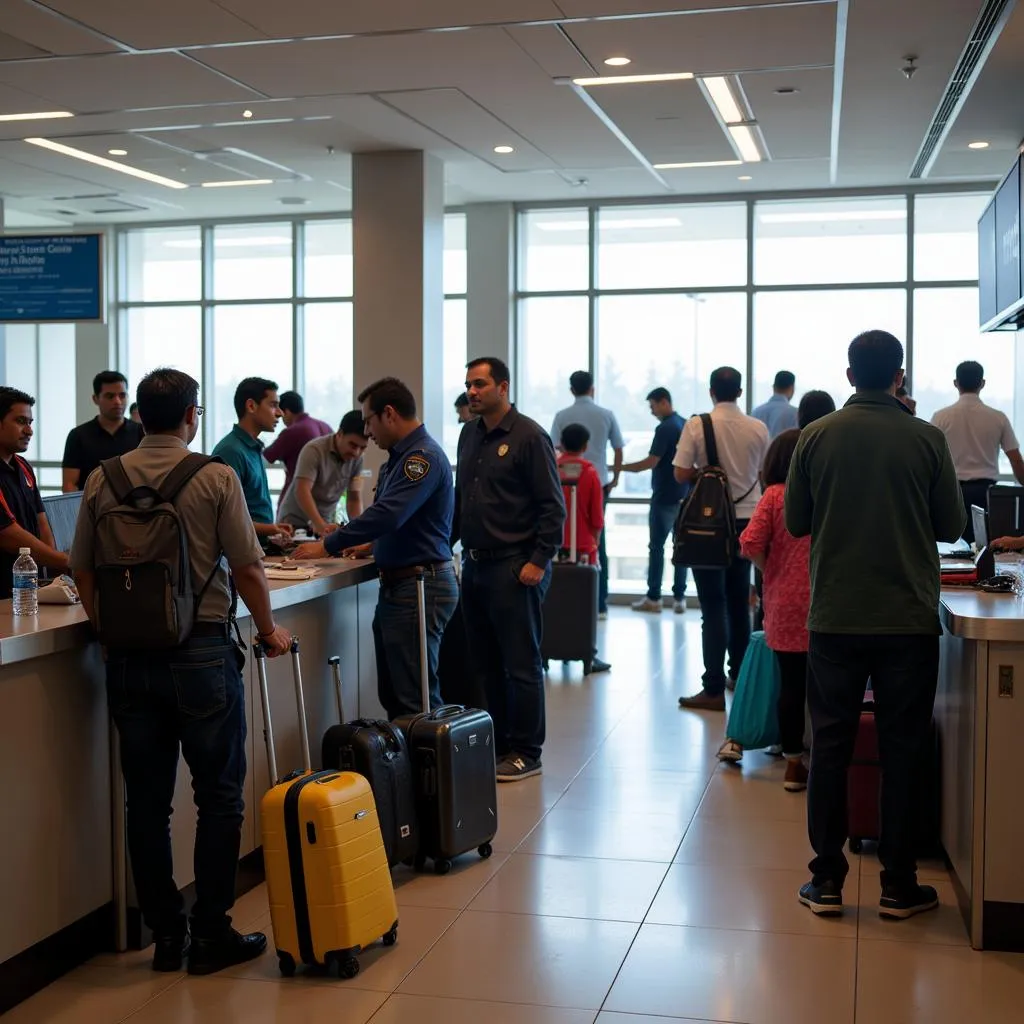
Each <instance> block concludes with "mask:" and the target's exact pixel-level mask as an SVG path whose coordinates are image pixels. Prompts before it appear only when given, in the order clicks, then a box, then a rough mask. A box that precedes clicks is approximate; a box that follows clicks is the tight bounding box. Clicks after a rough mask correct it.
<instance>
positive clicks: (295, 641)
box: [254, 636, 313, 786]
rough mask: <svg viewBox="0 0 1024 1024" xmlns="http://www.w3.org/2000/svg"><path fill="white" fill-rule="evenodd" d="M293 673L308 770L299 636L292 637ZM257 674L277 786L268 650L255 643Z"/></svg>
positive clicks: (273, 783)
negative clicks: (268, 678) (268, 683)
mask: <svg viewBox="0 0 1024 1024" xmlns="http://www.w3.org/2000/svg"><path fill="white" fill-rule="evenodd" d="M291 650H292V673H293V675H294V678H295V705H296V708H297V710H298V714H299V741H300V743H301V744H302V767H303V770H304V771H306V772H310V771H312V770H313V764H312V761H311V759H310V754H309V730H308V728H307V726H306V699H305V696H304V694H303V692H302V665H301V663H300V661H299V638H298V637H297V636H293V637H292V648H291ZM254 651H255V654H256V674H257V675H258V676H259V680H260V703H261V704H262V705H263V738H264V740H265V741H266V744H267V767H268V768H269V769H270V784H271V786H276V785H277V783H278V781H279V779H280V776H279V775H278V774H277V753H276V749H275V746H274V724H273V719H272V717H271V714H270V688H269V686H268V685H267V651H266V648H265V647H264V646H263V644H261V643H259V642H258V641H257V643H256V644H255V647H254Z"/></svg>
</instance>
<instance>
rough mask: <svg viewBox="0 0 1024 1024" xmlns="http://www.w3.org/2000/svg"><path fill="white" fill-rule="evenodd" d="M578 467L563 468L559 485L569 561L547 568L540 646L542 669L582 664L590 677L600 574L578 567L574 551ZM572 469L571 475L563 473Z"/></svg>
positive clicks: (584, 672)
mask: <svg viewBox="0 0 1024 1024" xmlns="http://www.w3.org/2000/svg"><path fill="white" fill-rule="evenodd" d="M578 468H579V467H578V466H574V465H573V464H572V463H569V464H568V465H567V466H563V467H562V470H563V473H565V475H563V476H562V484H563V485H564V486H567V487H568V488H569V494H570V501H569V506H570V511H569V517H570V518H569V558H568V561H563V560H557V561H555V563H554V564H553V565H552V566H551V585H550V587H549V588H548V593H547V596H546V597H545V598H544V633H543V635H542V639H541V644H540V653H541V657H542V658H543V659H544V667H545V668H547V667H548V664H549V663H550V662H552V661H582V662H583V674H584V675H590V672H591V669H592V668H593V663H594V654H595V652H596V651H597V598H598V581H599V579H600V570H599V569H598V567H597V566H596V565H580V564H579V562H578V561H577V557H576V556H577V551H576V508H577V500H578V499H577V493H576V488H577V485H578V484H579V476H578ZM573 469H575V470H576V471H577V472H576V474H575V475H573V474H571V473H566V472H565V471H566V470H573Z"/></svg>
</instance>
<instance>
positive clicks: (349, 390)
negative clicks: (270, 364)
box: [278, 302, 355, 425]
mask: <svg viewBox="0 0 1024 1024" xmlns="http://www.w3.org/2000/svg"><path fill="white" fill-rule="evenodd" d="M304 316H305V321H306V322H305V344H304V346H303V359H304V361H305V375H304V376H305V381H306V383H305V384H304V385H303V392H302V394H303V398H304V399H305V400H306V406H307V407H308V408H309V409H315V410H316V416H317V418H318V419H323V420H327V422H328V423H330V424H332V425H334V424H337V423H340V422H341V418H342V416H344V415H345V413H347V412H348V411H349V410H351V409H352V408H353V406H354V403H355V396H354V394H353V392H354V390H355V389H354V388H353V382H352V303H351V302H317V303H312V304H310V305H308V306H306V307H305V311H304ZM278 383H280V382H278Z"/></svg>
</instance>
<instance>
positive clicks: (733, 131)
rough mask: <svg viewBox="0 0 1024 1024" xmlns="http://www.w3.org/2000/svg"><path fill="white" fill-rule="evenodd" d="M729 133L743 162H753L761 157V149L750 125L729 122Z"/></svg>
mask: <svg viewBox="0 0 1024 1024" xmlns="http://www.w3.org/2000/svg"><path fill="white" fill-rule="evenodd" d="M729 134H730V135H731V136H732V141H733V142H734V143H735V145H736V149H737V150H739V154H740V156H741V157H743V160H744V162H745V163H748V164H755V163H757V162H758V161H759V160H760V159H761V150H760V148H759V147H758V145H757V138H756V137H755V136H754V133H753V131H752V130H751V128H750V125H746V124H731V125H729Z"/></svg>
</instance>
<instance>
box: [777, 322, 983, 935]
mask: <svg viewBox="0 0 1024 1024" xmlns="http://www.w3.org/2000/svg"><path fill="white" fill-rule="evenodd" d="M849 362H850V369H849V370H848V371H847V376H848V377H849V380H850V383H851V384H852V385H854V387H855V388H856V389H857V393H856V394H855V395H854V396H853V397H852V398H851V399H850V400H849V401H848V402H847V403H846V406H845V407H844V408H843V409H841V410H840V411H839V412H836V413H832V414H831V415H829V416H826V417H824V418H823V419H820V420H818V421H817V422H816V423H813V424H811V425H810V426H809V427H807V428H806V429H805V430H804V431H803V433H802V434H801V437H800V442H799V444H798V445H797V449H796V452H795V454H794V456H793V461H792V463H791V465H790V470H789V479H788V481H787V483H786V527H787V529H788V530H789V532H790V533H791V534H793V535H794V536H795V537H806V536H808V535H809V536H810V538H811V610H810V615H809V617H808V621H807V627H808V629H809V631H810V645H809V651H808V677H807V701H808V705H809V707H810V712H811V722H812V725H813V729H814V741H813V744H812V747H811V775H810V781H809V786H808V791H807V819H808V831H809V833H810V840H811V846H812V847H813V848H814V852H815V854H816V856H815V858H814V859H813V860H812V861H811V864H810V869H811V872H812V875H813V877H812V879H811V881H810V882H808V883H807V884H806V885H804V886H803V888H802V889H801V890H800V902H801V903H803V904H804V905H805V906H808V907H810V909H811V910H813V911H814V912H815V913H816V914H839V913H842V910H843V882H844V881H845V879H846V874H847V871H848V870H849V865H848V863H847V861H846V857H845V856H844V855H843V844H844V843H845V842H846V839H847V837H848V832H847V807H846V774H847V769H848V768H849V765H850V762H851V760H852V759H853V746H854V741H855V739H856V736H857V729H858V726H859V723H860V714H861V704H862V702H863V700H864V692H865V689H866V686H867V683H868V680H869V679H870V680H871V685H872V691H873V696H874V701H875V720H876V724H877V728H878V744H879V755H880V758H881V762H882V776H883V784H882V801H881V815H882V820H881V842H880V845H879V848H878V855H879V859H880V860H881V862H882V866H883V869H884V870H883V871H882V879H881V881H882V897H881V901H880V903H879V913H880V914H881V915H882V916H883V917H892V918H905V917H911V916H913V915H914V914H917V913H920V912H921V911H923V910H931V909H932V908H933V907H936V906H938V897H937V895H936V892H935V890H934V889H933V888H932V887H931V886H927V885H918V883H917V861H916V857H915V854H916V850H915V843H916V841H917V838H918V837H917V835H916V828H915V820H916V811H917V803H918V799H917V792H918V786H917V780H918V778H919V775H920V770H919V766H920V763H921V761H922V759H923V758H924V757H925V750H926V744H927V739H928V735H929V730H930V727H931V718H932V709H933V705H934V703H935V688H936V683H937V679H938V666H939V636H940V635H941V632H942V630H941V627H940V625H939V555H938V547H937V543H936V542H937V541H955V540H957V539H958V538H959V537H960V535H961V533H962V532H963V529H964V526H965V525H966V515H965V513H964V506H963V500H962V498H961V496H960V487H959V484H958V483H957V479H956V471H955V470H954V468H953V460H952V458H951V457H950V454H949V448H948V447H947V445H946V439H945V437H944V436H943V434H942V432H941V431H940V430H939V429H938V428H936V427H932V426H931V425H930V424H928V423H925V422H924V421H923V420H919V419H916V418H915V417H914V416H913V415H912V414H911V413H910V412H909V411H908V410H907V409H906V407H905V406H904V405H902V404H901V403H900V402H899V401H898V399H897V398H896V397H895V393H896V389H897V388H898V387H899V386H900V385H901V384H902V383H903V369H902V367H903V346H902V345H901V344H900V343H899V341H897V340H896V338H894V337H893V336H892V335H891V334H887V333H886V332H885V331H868V332H867V333H866V334H861V335H860V336H859V337H857V338H855V339H854V341H853V343H852V344H851V345H850V350H849Z"/></svg>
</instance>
